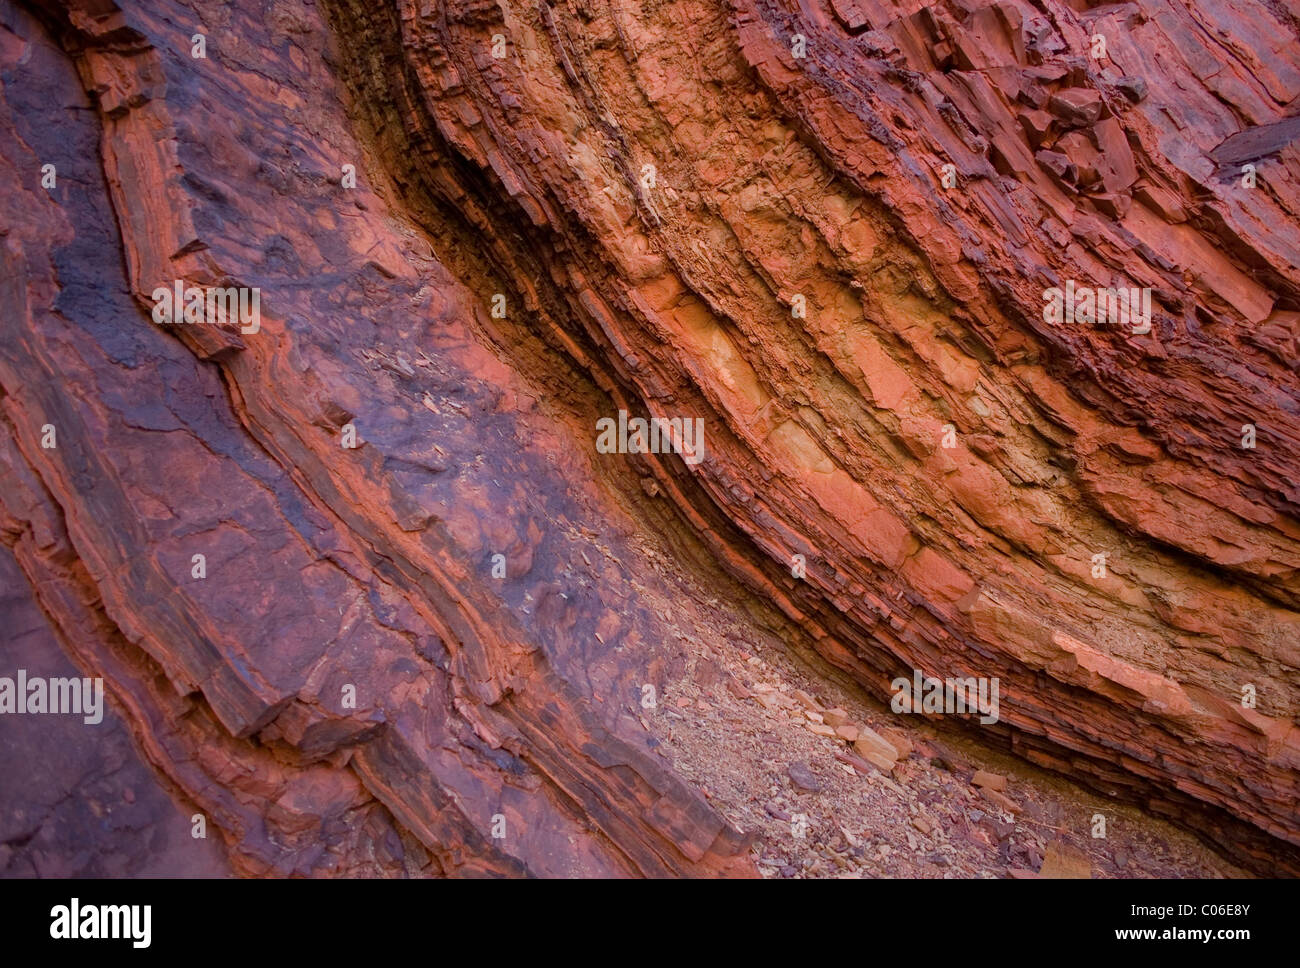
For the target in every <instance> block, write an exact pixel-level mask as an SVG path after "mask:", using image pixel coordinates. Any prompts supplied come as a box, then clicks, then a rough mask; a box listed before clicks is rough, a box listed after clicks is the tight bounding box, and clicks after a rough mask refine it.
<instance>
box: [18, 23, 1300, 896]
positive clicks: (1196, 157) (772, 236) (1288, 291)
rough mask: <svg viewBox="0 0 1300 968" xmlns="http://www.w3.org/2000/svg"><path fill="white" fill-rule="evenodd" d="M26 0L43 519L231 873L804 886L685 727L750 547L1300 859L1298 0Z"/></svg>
mask: <svg viewBox="0 0 1300 968" xmlns="http://www.w3.org/2000/svg"><path fill="white" fill-rule="evenodd" d="M0 9H3V30H2V31H0V35H2V36H0V39H2V41H3V42H2V43H0V71H3V74H2V76H3V79H4V88H3V92H2V98H0V165H3V168H4V172H3V173H4V175H5V177H6V178H7V179H8V184H9V185H10V186H11V189H10V191H9V192H8V193H7V194H6V195H5V197H4V200H3V205H4V219H3V223H2V224H3V226H4V230H3V247H2V248H0V261H2V263H3V266H2V271H0V302H2V306H0V309H2V310H3V311H2V312H0V327H3V333H4V336H3V340H2V341H0V391H2V394H3V395H2V396H0V413H2V414H3V422H2V423H0V474H3V477H4V487H3V489H2V490H0V533H2V534H3V535H4V538H5V542H6V544H7V545H8V546H9V547H10V548H11V549H12V552H13V556H14V558H15V560H16V562H17V564H18V566H19V567H20V568H21V570H22V572H23V573H24V574H25V575H26V578H27V580H28V582H29V583H30V585H31V589H32V592H33V594H34V596H35V599H36V601H37V603H38V604H39V605H40V607H41V609H42V610H43V613H44V615H45V616H46V617H47V620H48V622H49V624H50V628H51V630H52V631H54V632H56V633H57V636H58V638H59V640H60V641H61V642H62V643H63V644H64V647H65V648H66V649H67V651H68V653H69V655H70V656H71V657H72V659H73V661H74V662H75V663H76V664H77V665H78V666H80V667H81V668H82V669H83V670H84V674H85V675H100V676H103V677H104V678H105V680H106V682H107V685H108V693H109V695H110V697H111V700H112V702H113V703H114V705H115V708H116V709H117V710H118V711H119V713H120V714H121V716H122V720H123V721H124V722H125V723H126V724H127V725H128V727H129V729H130V730H131V732H132V734H133V736H134V737H135V741H136V745H137V748H138V749H139V750H140V751H141V754H142V756H143V757H144V758H145V759H147V760H148V762H149V763H150V764H151V765H152V767H153V768H154V770H155V771H156V772H157V773H158V774H159V775H160V776H161V777H162V778H163V779H164V782H165V784H166V785H167V788H168V789H169V790H171V791H172V792H173V795H174V796H175V797H177V798H178V799H179V800H180V801H182V802H184V803H186V804H192V805H193V808H194V811H195V812H200V813H203V814H204V815H205V816H207V817H209V818H211V823H212V824H213V825H214V827H216V828H217V830H219V832H220V835H221V837H222V838H223V842H224V843H225V844H226V845H227V846H228V852H229V856H230V864H231V866H232V867H233V869H234V870H236V871H238V872H240V873H246V874H261V873H280V874H285V873H296V874H326V873H333V874H367V875H369V874H397V873H405V874H430V873H433V874H458V875H475V874H479V875H510V874H534V875H541V876H548V875H549V876H559V875H607V876H624V875H647V876H665V875H683V874H705V875H711V874H720V873H727V874H745V873H752V871H753V866H752V862H751V860H750V859H749V854H748V837H747V836H746V834H745V833H744V832H743V831H740V830H737V829H735V828H734V827H733V826H732V825H731V824H730V823H728V822H727V821H726V820H725V818H724V817H723V816H722V815H721V814H720V813H719V812H718V811H717V810H716V809H715V808H714V807H713V806H712V805H711V804H710V803H709V801H708V799H707V798H706V797H705V796H703V795H702V793H701V792H700V791H698V790H696V789H694V788H693V787H692V786H691V785H690V784H688V783H687V782H685V781H684V780H683V779H682V778H680V777H679V776H678V775H676V774H675V773H674V771H673V768H672V765H671V763H667V762H665V761H664V759H663V758H662V757H660V756H657V755H655V753H654V750H653V745H654V744H653V742H651V741H650V740H649V738H648V734H647V730H646V727H645V724H644V723H643V722H641V721H640V718H639V713H640V702H639V700H640V697H641V696H642V693H643V689H644V686H645V685H646V684H653V683H654V682H655V681H656V676H657V675H658V674H659V673H658V670H659V669H660V665H661V663H662V660H663V657H664V655H665V652H664V649H665V643H668V642H671V641H674V640H677V639H682V638H685V637H688V636H689V635H690V632H691V630H692V629H693V628H694V627H696V625H697V623H698V622H700V621H701V620H702V617H703V616H705V615H707V612H708V609H709V607H710V606H709V602H708V601H707V600H702V599H701V598H700V597H699V596H697V595H694V594H693V593H692V592H691V590H690V587H689V586H690V583H689V582H687V580H686V578H687V576H705V578H706V580H712V581H714V582H715V584H716V589H717V592H716V593H717V594H718V595H725V596H727V597H728V598H729V600H731V601H733V602H735V603H736V604H738V605H739V606H740V607H743V608H745V609H750V610H752V611H753V613H754V614H755V616H759V615H763V616H765V617H764V618H762V619H761V621H762V622H764V623H767V624H769V625H771V624H772V623H779V624H780V627H781V629H782V634H783V635H786V636H787V637H788V638H789V639H790V641H791V644H792V645H793V646H799V645H801V644H802V643H804V642H808V643H811V644H812V646H813V647H814V648H815V649H816V650H817V651H818V652H819V653H820V654H821V655H822V656H823V657H824V658H825V659H826V660H828V661H829V662H830V663H831V664H832V665H834V666H836V667H838V668H839V669H841V670H843V671H844V672H845V673H846V674H847V675H848V676H850V677H851V678H852V679H854V680H856V681H857V683H858V684H859V685H860V686H861V687H862V688H863V689H864V690H866V691H867V692H869V693H871V694H874V695H876V696H878V697H880V698H884V699H888V698H889V697H890V696H891V685H890V684H891V682H893V681H894V680H895V679H896V678H898V677H903V678H906V679H908V680H911V678H912V676H913V674H914V671H915V670H921V671H922V673H923V674H924V675H928V676H936V677H940V678H949V677H962V678H965V677H975V678H985V679H991V678H996V679H997V680H998V682H999V683H1000V689H1001V695H1000V715H999V718H998V721H997V722H996V723H995V724H988V725H976V724H974V723H969V725H971V727H972V728H974V729H977V730H978V735H979V736H981V737H982V738H983V739H984V740H985V741H986V742H988V743H990V744H993V745H999V746H1004V747H1006V748H1009V749H1011V750H1012V751H1014V752H1015V753H1016V754H1018V755H1020V756H1022V757H1023V758H1025V759H1026V760H1029V761H1031V762H1032V763H1034V764H1037V765H1040V766H1044V767H1048V768H1050V769H1052V770H1055V771H1058V772H1060V773H1062V774H1064V775H1066V776H1068V777H1070V778H1073V779H1075V780H1077V781H1080V782H1083V783H1085V784H1088V785H1090V786H1092V787H1094V788H1095V789H1097V790H1098V791H1100V792H1102V793H1105V794H1107V795H1110V796H1115V797H1118V798H1121V799H1124V800H1129V801H1133V802H1137V803H1140V804H1142V805H1143V806H1144V807H1145V808H1146V809H1147V810H1148V811H1149V812H1150V813H1152V814H1154V815H1157V816H1162V817H1166V818H1169V819H1171V820H1174V821H1175V822H1177V823H1180V824H1182V825H1184V826H1187V827H1189V828H1191V829H1193V830H1196V831H1198V832H1200V833H1202V834H1203V835H1205V836H1206V837H1209V838H1213V840H1214V841H1215V842H1216V844H1217V845H1218V846H1219V847H1220V848H1221V849H1223V850H1224V851H1226V852H1227V853H1229V854H1230V855H1231V856H1232V857H1233V858H1234V859H1236V860H1237V861H1239V862H1240V863H1242V864H1244V865H1247V866H1250V867H1254V868H1255V869H1258V870H1268V871H1276V872H1283V873H1289V874H1295V873H1300V811H1297V808H1296V804H1297V802H1298V800H1300V728H1297V725H1296V723H1297V714H1300V671H1298V669H1300V581H1297V573H1298V572H1297V569H1298V568H1300V515H1298V514H1297V505H1298V504H1300V490H1297V485H1296V480H1297V464H1300V370H1298V366H1297V349H1300V289H1298V284H1300V270H1298V269H1297V266H1298V265H1300V221H1298V220H1297V217H1296V216H1297V212H1298V211H1300V148H1298V147H1297V144H1298V142H1297V141H1296V140H1295V139H1296V138H1297V137H1298V136H1300V131H1298V130H1297V129H1296V126H1295V124H1294V123H1293V121H1294V119H1295V118H1296V117H1297V116H1298V113H1300V112H1298V111H1297V107H1298V105H1300V101H1298V100H1297V97H1298V96H1300V53H1298V52H1300V24H1298V23H1297V21H1296V19H1295V18H1294V16H1293V15H1291V14H1289V13H1288V12H1287V11H1285V10H1284V9H1282V8H1281V7H1280V5H1273V6H1264V7H1261V6H1257V5H1249V9H1247V5H1245V4H1242V3H1240V2H1237V0H1225V2H1220V0H1207V2H1203V3H1197V4H1196V5H1195V7H1194V9H1192V8H1189V7H1188V6H1186V5H1184V4H1182V3H1179V2H1177V0H1141V2H1137V3H1127V4H1122V5H1107V6H1099V7H1089V6H1087V5H1086V4H1084V3H1075V4H1074V5H1069V4H1064V3H1058V2H1054V0H1048V2H1045V3H1040V4H1036V5H1035V4H1030V3H1028V2H1005V3H985V2H976V0H951V2H945V3H936V4H922V3H919V2H904V0H898V2H892V3H890V2H883V0H881V2H876V0H811V2H804V3H798V4H797V3H794V2H793V0H788V2H780V0H731V2H713V0H694V2H663V3H657V4H630V3H622V2H619V0H584V2H580V0H571V2H570V0H561V2H558V3H539V4H526V3H513V2H500V3H498V2H486V0H478V2H452V3H438V2H433V0H418V2H416V0H383V2H374V0H323V2H322V3H321V4H320V5H319V6H316V5H312V4H308V3H304V2H292V0H289V2H277V0H267V2H252V0H250V2H244V0H239V2H236V3H201V2H198V3H189V4H186V3H179V2H177V3H173V2H167V0H155V2H151V3H148V4H130V3H125V2H118V3H113V2H110V0H59V2H55V3H53V4H42V5H41V6H39V7H33V8H31V9H30V10H29V9H27V8H24V7H21V6H14V5H12V4H11V3H9V2H8V0H5V2H4V5H3V7H0ZM196 54H201V55H202V56H196ZM46 165H53V166H54V171H55V172H56V173H57V182H56V184H55V186H54V187H47V186H46V185H44V184H43V180H42V178H43V171H44V168H43V166H46ZM349 166H350V167H349ZM178 282H179V284H180V285H181V286H182V289H183V288H184V287H191V286H192V287H200V288H206V287H245V288H254V287H256V288H257V289H258V291H259V293H260V299H261V302H260V306H261V315H260V321H259V324H258V326H257V327H255V331H254V327H248V326H245V327H242V328H241V327H240V326H236V325H224V326H222V325H213V324H210V323H206V324H180V325H172V324H170V323H164V324H162V325H160V324H158V323H156V322H155V319H156V318H157V317H155V316H153V315H152V314H153V312H154V308H155V305H156V302H157V299H156V297H155V292H156V290H158V289H159V288H162V289H166V290H171V289H172V287H173V286H174V285H175V284H176V283H178ZM1093 289H1124V290H1126V291H1127V290H1137V291H1142V290H1145V291H1147V292H1148V294H1149V296H1148V298H1149V300H1150V302H1149V305H1150V310H1151V311H1150V315H1149V318H1146V317H1144V316H1143V315H1142V314H1141V313H1139V312H1137V307H1138V306H1140V305H1142V303H1141V301H1140V300H1135V301H1134V303H1133V309H1134V313H1133V314H1132V316H1131V317H1127V316H1126V317H1124V318H1123V319H1121V320H1120V321H1119V322H1116V321H1115V320H1102V321H1101V322H1099V323H1097V322H1092V321H1090V320H1088V319H1086V318H1078V317H1076V318H1069V317H1067V318H1058V317H1054V316H1053V315H1052V313H1051V312H1050V308H1051V303H1052V297H1051V293H1052V292H1053V290H1058V291H1062V292H1073V291H1075V290H1089V291H1091V290H1093ZM1126 308H1127V304H1126ZM620 411H626V412H627V413H628V414H630V415H631V416H632V417H633V418H635V417H641V418H650V417H660V418H675V417H676V418H688V419H695V418H701V419H702V421H703V427H704V451H703V459H699V460H696V459H694V458H697V457H699V456H700V455H699V454H698V453H697V454H695V455H693V456H692V459H690V460H683V459H682V457H681V456H679V455H676V454H671V453H667V454H628V455H609V454H605V453H602V452H600V451H599V450H598V448H597V447H596V437H597V434H596V425H597V424H596V422H597V421H598V420H600V419H602V418H606V417H611V418H617V416H618V414H619V412H620ZM47 428H53V430H54V432H55V434H56V440H57V442H56V443H55V444H54V446H48V444H49V443H50V441H49V439H48V433H47ZM353 440H355V442H356V444H357V446H355V447H352V446H347V445H348V444H349V443H350V442H352V441H353ZM647 533H654V534H658V535H663V536H665V538H666V539H667V540H668V541H669V542H671V543H672V544H673V546H674V547H675V548H677V549H678V550H679V554H678V556H677V558H676V559H675V560H674V561H672V562H669V563H666V564H667V567H664V565H665V563H664V562H661V561H660V560H658V559H657V558H655V557H654V556H653V555H652V554H651V553H650V552H648V551H647V550H646V547H645V545H644V543H643V542H641V541H639V540H638V536H639V535H643V534H647ZM196 555H202V556H204V557H203V562H204V564H203V566H202V567H200V566H199V565H197V564H196V563H195V556H196ZM200 572H203V573H204V574H203V575H202V576H200V574H199V573H200ZM709 576H712V578H711V579H710V577H709ZM769 610H774V611H775V613H776V614H773V615H768V614H767V613H768V611H769ZM755 621H756V622H758V621H760V619H759V618H757V617H756V619H755ZM353 700H354V701H353ZM87 728H88V729H89V728H91V727H87Z"/></svg>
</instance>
